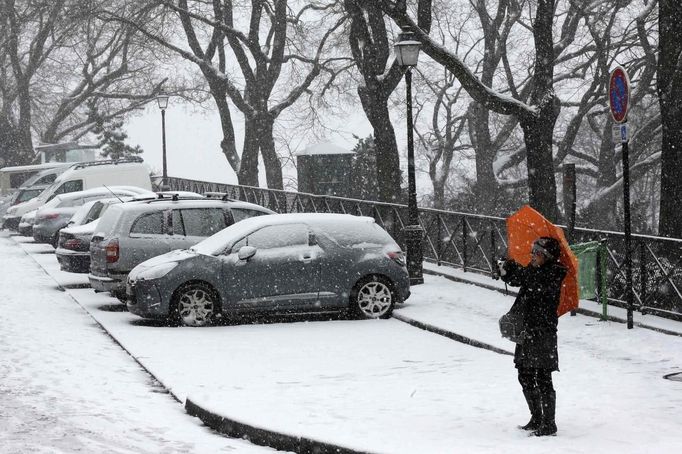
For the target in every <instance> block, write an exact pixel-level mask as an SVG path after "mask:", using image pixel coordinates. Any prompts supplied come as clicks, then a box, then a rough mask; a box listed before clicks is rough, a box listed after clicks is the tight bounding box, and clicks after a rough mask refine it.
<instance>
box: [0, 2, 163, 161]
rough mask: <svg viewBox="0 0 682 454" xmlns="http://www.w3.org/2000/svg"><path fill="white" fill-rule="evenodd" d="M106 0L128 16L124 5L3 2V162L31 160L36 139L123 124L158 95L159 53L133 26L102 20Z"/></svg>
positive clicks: (55, 139)
mask: <svg viewBox="0 0 682 454" xmlns="http://www.w3.org/2000/svg"><path fill="white" fill-rule="evenodd" d="M103 3H106V5H107V6H108V8H110V9H117V10H118V11H121V12H124V11H126V5H125V1H123V0H121V1H118V0H115V1H107V2H104V1H103V0H88V1H69V0H60V1H55V2H40V1H27V0H19V1H15V0H2V1H1V2H0V7H1V8H2V18H3V21H2V22H1V24H2V25H1V26H0V27H1V28H0V35H1V36H2V38H3V39H4V40H5V41H4V42H5V43H6V44H7V45H6V46H2V50H1V51H0V68H1V70H2V71H3V75H4V76H5V77H3V78H2V81H0V89H1V91H2V120H1V121H2V122H3V123H4V124H5V127H6V128H7V129H5V128H3V130H4V131H5V132H4V134H6V135H9V136H11V139H10V141H8V142H4V146H5V149H4V150H3V155H4V156H5V159H6V160H7V161H9V162H13V163H27V162H30V161H31V160H32V159H33V157H34V156H33V140H34V139H36V138H37V139H39V140H41V141H42V142H48V143H54V142H59V141H62V140H78V139H80V138H82V137H84V136H85V135H87V134H89V133H90V132H92V130H93V128H95V127H96V126H97V125H98V124H99V126H101V125H102V122H107V121H115V122H116V123H120V121H121V119H123V118H124V117H125V115H126V114H127V113H129V112H131V111H132V110H134V109H136V108H137V107H139V106H140V105H142V104H144V103H145V102H148V101H149V100H150V99H151V98H153V97H154V96H155V95H156V94H157V93H158V92H159V91H160V89H161V86H162V85H163V84H164V82H165V80H160V81H159V79H160V78H157V77H156V76H155V73H154V62H153V58H152V56H153V55H154V54H155V52H156V51H158V49H154V48H153V46H151V45H150V43H148V42H144V40H140V39H139V38H140V37H139V35H137V34H136V33H135V30H134V29H132V28H130V27H120V24H119V23H107V22H106V21H104V20H102V18H101V17H100V16H99V15H98V13H99V11H100V7H101V5H102V4H103ZM167 88H168V87H167ZM119 129H120V128H119Z"/></svg>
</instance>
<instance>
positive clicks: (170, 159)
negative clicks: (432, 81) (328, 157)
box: [125, 99, 372, 187]
mask: <svg viewBox="0 0 682 454" xmlns="http://www.w3.org/2000/svg"><path fill="white" fill-rule="evenodd" d="M292 108H295V107H292ZM232 110H233V111H232V114H233V119H234V126H235V134H236V137H237V151H238V153H239V154H240V155H241V150H242V144H243V139H244V135H243V129H242V124H243V123H242V122H241V121H240V119H239V116H238V115H237V113H236V112H235V111H236V109H232ZM335 123H337V124H336V125H335V126H336V127H337V128H340V129H342V131H345V134H334V135H332V136H330V137H329V138H328V140H326V141H330V142H333V143H335V144H337V145H339V146H342V147H344V148H347V149H349V150H350V149H352V148H353V147H354V146H355V144H356V143H357V140H355V139H354V138H353V137H352V134H355V135H357V136H359V137H366V136H368V135H369V134H371V133H372V128H371V126H370V125H369V122H368V121H367V119H366V117H365V116H364V113H363V112H362V110H360V112H359V113H358V112H356V113H355V114H354V115H353V117H352V118H351V119H350V120H349V119H347V118H343V119H338V120H337V121H336V122H335ZM125 130H126V132H127V133H128V136H129V138H128V142H129V143H130V144H131V145H140V146H141V147H142V148H143V149H144V155H143V157H144V159H145V161H146V162H148V163H149V164H150V165H151V166H152V168H154V169H158V170H159V174H160V173H161V167H162V166H161V163H162V158H161V156H162V152H161V149H162V145H161V112H160V111H159V109H158V107H157V106H156V105H155V104H152V103H150V104H149V105H148V106H147V108H146V109H145V110H144V112H142V113H141V114H140V115H139V116H137V117H133V118H131V119H130V120H129V121H128V123H127V124H126V125H125ZM222 137H223V135H222V130H221V128H220V119H219V116H218V113H217V112H216V111H215V110H213V109H207V110H206V112H205V113H200V112H195V111H192V110H191V109H188V108H187V107H186V106H184V105H182V104H180V103H179V102H177V101H176V102H173V99H171V101H170V103H169V106H168V109H167V110H166V160H167V165H168V175H169V176H173V177H182V178H190V179H195V180H204V181H215V182H218V183H231V184H237V176H236V175H235V173H234V172H233V171H232V169H231V168H230V165H229V164H228V162H227V159H225V155H223V153H222V151H221V149H220V141H221V139H222ZM321 141H322V140H314V139H311V140H310V141H306V140H303V141H302V145H301V148H305V147H307V146H308V145H310V144H312V143H318V142H321ZM289 175H291V176H293V177H295V172H291V171H289ZM259 177H260V180H261V186H263V187H266V184H265V175H264V170H263V168H262V166H261V170H260V172H259Z"/></svg>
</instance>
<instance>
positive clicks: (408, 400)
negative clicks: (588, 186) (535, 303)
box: [0, 238, 682, 454]
mask: <svg viewBox="0 0 682 454" xmlns="http://www.w3.org/2000/svg"><path fill="white" fill-rule="evenodd" d="M21 246H22V248H24V249H25V250H27V251H31V255H32V257H33V258H34V259H36V260H37V261H38V262H39V263H40V264H41V266H43V267H44V268H45V269H46V270H47V271H48V272H49V273H50V274H51V275H52V276H53V277H54V278H55V279H56V280H57V281H59V282H60V284H61V285H67V286H69V287H73V288H69V289H68V290H67V292H69V293H70V294H71V295H72V296H73V297H74V298H75V300H76V301H77V302H78V304H80V305H81V306H82V307H83V308H85V309H86V310H87V311H88V312H89V313H90V314H91V315H92V317H93V318H95V319H96V320H97V321H98V322H99V323H101V325H102V326H103V327H104V328H105V329H106V330H107V331H108V332H110V333H111V334H112V335H113V336H114V337H115V338H116V340H117V341H118V342H120V343H121V344H122V345H123V346H124V347H125V348H126V349H127V350H128V351H129V352H130V353H131V354H132V355H133V356H134V357H135V358H136V359H137V360H138V361H139V362H140V363H141V364H143V365H144V367H145V368H147V369H148V370H149V371H151V372H152V373H153V374H154V376H155V377H157V379H158V380H159V381H161V382H162V383H163V385H164V386H165V387H166V388H168V389H169V390H170V391H171V392H172V393H173V394H174V395H175V396H177V397H178V399H180V400H184V399H185V398H190V399H191V400H192V401H193V402H196V403H198V404H200V405H201V406H204V407H206V408H208V409H210V410H212V411H214V412H216V413H219V414H223V415H225V416H228V417H230V418H233V419H235V420H238V421H241V422H244V423H249V424H253V425H256V426H259V427H264V428H267V429H270V430H274V431H278V432H281V433H287V434H292V435H299V436H301V435H302V436H307V437H310V438H313V439H318V440H322V441H326V442H329V443H333V444H337V445H340V446H345V447H348V448H351V449H356V450H359V451H370V452H386V453H415V452H424V453H447V452H491V453H497V452H507V453H516V452H518V453H521V452H523V453H524V454H525V453H534V452H537V453H540V452H549V451H553V452H581V453H582V452H616V451H617V452H623V453H645V452H656V453H668V452H669V453H673V452H679V451H680V449H682V438H681V437H680V435H679V434H680V433H682V419H681V418H680V413H681V411H682V410H681V409H682V383H681V382H674V381H669V380H663V378H662V376H663V375H665V374H667V373H671V372H677V371H682V338H679V337H674V336H668V335H664V334H661V333H657V332H654V331H650V330H643V329H635V330H630V331H628V330H626V329H625V327H624V326H623V325H622V324H618V323H612V322H599V321H597V320H596V319H594V318H590V317H585V316H580V315H579V316H577V317H569V316H565V317H562V319H561V322H560V328H559V330H560V346H559V349H560V365H561V369H562V371H561V372H560V373H557V374H554V376H555V387H556V388H557V394H558V409H557V422H558V425H559V434H558V436H557V437H549V438H546V439H533V438H528V437H527V436H526V435H525V433H522V432H521V431H519V430H517V429H516V428H515V426H516V425H517V424H519V423H523V422H525V419H527V417H528V415H527V410H526V409H525V403H524V401H523V397H522V395H521V392H520V388H519V385H518V383H517V382H516V376H515V370H514V368H513V364H512V359H511V357H509V356H505V355H500V354H497V353H493V352H490V351H488V350H483V349H479V348H473V347H469V346H467V345H464V344H461V343H458V342H454V341H452V340H449V339H446V338H444V337H442V336H438V335H435V334H431V333H428V332H425V331H422V330H419V329H417V328H414V327H412V326H409V325H407V324H405V323H402V322H400V321H398V320H382V321H332V322H330V321H324V322H294V323H276V324H257V325H235V326H219V327H211V328H207V329H189V328H165V327H160V326H155V325H154V324H151V323H144V322H141V321H140V320H139V319H138V318H136V317H134V316H132V315H130V314H128V313H126V312H117V311H113V310H112V309H115V308H116V307H117V306H116V300H114V299H113V298H110V297H108V296H106V295H102V294H94V293H93V292H92V291H91V290H90V289H86V288H76V287H78V285H79V284H82V283H83V276H76V275H72V274H69V273H61V272H59V271H58V265H57V263H56V260H55V259H54V256H53V255H52V254H49V253H42V254H41V253H38V252H40V251H41V248H42V246H38V245H33V244H21ZM45 252H49V251H48V250H45ZM21 254H23V253H22V252H21V249H20V248H18V247H16V246H12V245H11V240H6V239H3V238H0V267H2V270H3V271H2V275H3V278H2V279H3V280H2V281H0V293H2V295H3V296H4V295H5V293H8V292H9V295H10V296H11V295H14V298H15V299H21V301H22V302H23V305H25V306H29V307H33V308H35V312H36V313H38V314H40V313H42V312H44V311H46V309H45V307H44V306H46V305H47V306H51V305H54V303H48V300H49V301H52V302H53V301H54V300H55V299H57V300H59V301H60V303H59V305H58V307H68V308H69V310H70V311H75V312H78V310H79V308H78V305H77V303H76V302H75V301H69V299H68V298H67V297H66V295H64V294H63V293H59V292H58V290H56V288H55V287H56V284H55V283H54V282H52V283H50V279H49V278H47V276H45V275H44V274H43V275H42V281H40V276H39V275H40V274H41V272H38V268H37V267H36V266H35V265H33V267H32V268H31V266H30V265H31V264H30V263H28V262H27V259H28V258H27V257H25V256H24V258H22V259H21V260H18V258H20V256H21ZM8 256H10V257H13V259H12V261H11V262H8V259H7V257H8ZM14 258H15V259H17V260H14ZM29 261H30V260H29ZM19 264H20V265H19ZM10 265H11V269H10V268H9V267H10ZM5 269H7V271H5ZM25 276H30V279H29V278H27V277H25ZM22 279H23V285H22V283H21V282H20V281H21V280H22ZM27 282H30V283H31V284H30V285H29V286H27V285H26V283H27ZM35 282H42V284H41V285H40V286H38V285H37V284H34V283H35ZM25 287H29V288H30V289H31V291H30V292H29V291H23V290H21V289H23V288H25ZM49 292H53V293H49ZM511 302H512V299H511V297H506V296H504V295H502V294H499V293H497V292H493V291H489V290H485V289H481V288H479V287H475V286H472V285H465V284H458V283H453V282H451V281H448V280H446V279H445V278H441V277H433V276H426V284H425V285H423V286H417V287H414V288H413V296H412V297H411V298H410V300H409V301H408V302H407V304H406V305H405V306H404V307H402V308H400V309H398V311H397V314H400V316H403V317H410V318H413V319H417V320H419V321H421V322H424V323H427V324H431V325H434V326H438V327H441V328H444V329H448V330H451V331H454V332H456V333H458V334H461V335H464V336H468V337H472V338H474V339H477V340H480V341H482V342H486V343H489V344H491V345H495V346H498V347H499V348H502V349H505V350H512V347H513V346H512V344H510V343H508V342H506V341H504V340H502V339H501V338H500V337H499V334H498V331H497V319H498V318H499V316H500V315H501V314H502V313H504V312H505V311H506V309H507V308H508V307H509V306H510V305H511ZM13 310H15V311H17V312H16V313H18V314H21V317H22V318H23V317H24V315H23V313H22V306H21V305H16V306H14V307H13ZM3 312H4V314H3V317H5V316H6V313H7V311H3ZM29 316H30V315H29ZM33 316H34V317H35V319H34V320H32V321H31V323H28V322H27V321H24V323H23V324H22V325H21V326H28V328H27V330H34V332H35V331H37V332H38V333H37V334H36V333H34V334H32V335H26V336H24V335H20V336H19V337H20V338H22V337H25V338H26V339H25V341H24V343H29V341H30V340H31V339H32V338H33V337H34V336H37V337H40V338H43V337H46V338H47V337H49V336H50V335H51V334H50V333H51V332H52V331H54V330H55V329H54V328H53V327H50V324H49V322H47V320H46V319H45V318H44V317H43V316H41V315H37V314H33ZM5 323H6V322H5ZM81 325H82V324H81ZM81 325H78V324H74V329H73V333H72V335H73V336H74V337H76V338H78V339H80V338H81V336H82V333H81V332H80V331H82V330H84V328H82V327H81ZM91 330H93V329H92V328H91ZM17 331H19V332H21V329H19V328H17ZM86 331H87V330H86ZM94 331H96V330H94ZM3 341H4V342H6V343H7V345H8V346H4V347H3V348H8V349H12V348H16V347H13V344H15V343H16V342H14V340H13V339H12V338H7V339H3ZM63 342H66V341H64V340H62V339H59V340H55V341H45V343H46V344H54V345H57V346H59V344H60V343H63ZM67 343H68V342H67ZM99 343H100V344H104V345H108V348H107V349H111V350H116V349H117V348H118V347H116V346H115V344H114V343H113V342H112V341H111V340H110V339H108V338H106V337H104V336H101V339H100V341H99ZM75 347H78V346H75ZM19 348H21V347H19ZM102 348H104V347H102ZM102 348H100V349H102ZM80 349H81V350H82V352H81V354H82V356H84V357H85V358H86V359H84V360H83V364H81V366H82V367H83V368H84V369H88V365H89V364H92V365H93V368H96V369H101V371H104V372H105V374H104V375H106V376H107V377H110V379H111V380H118V377H119V375H122V376H126V374H125V373H123V372H119V369H121V367H120V366H119V364H118V363H119V362H118V361H112V360H111V359H108V360H106V361H104V360H103V361H102V362H97V359H96V356H97V353H98V351H99V350H100V349H91V348H89V347H88V346H80ZM52 350H54V351H53V352H52V353H51V354H53V355H56V354H57V352H56V350H60V351H61V350H62V349H54V348H53V349H52ZM16 355H18V354H16ZM71 355H77V353H71V354H69V355H66V358H65V360H67V359H68V358H69V357H70V356H71ZM92 356H95V358H92ZM124 356H125V355H124ZM11 359H12V358H10V359H9V360H6V359H5V355H3V357H2V358H0V367H2V368H3V369H2V370H6V368H7V367H8V366H7V363H8V362H10V361H11ZM14 359H17V358H16V357H15V358H14ZM88 361H89V362H88ZM133 368H134V367H133ZM122 370H125V369H124V368H123V369H122ZM87 373H88V374H92V373H95V372H94V371H89V372H87ZM137 373H138V374H139V377H138V379H137V381H136V386H141V387H142V388H146V390H147V392H148V393H149V394H151V395H153V396H161V397H163V398H164V399H167V400H168V401H169V402H170V404H173V401H172V400H170V398H169V397H168V396H167V395H163V394H156V393H151V392H150V391H151V390H152V389H153V387H152V386H150V384H149V383H148V381H149V379H148V378H146V377H145V375H144V374H143V373H142V372H141V371H140V370H139V368H137ZM23 374H24V375H26V376H29V377H33V376H34V375H35V376H37V377H39V378H36V380H41V381H43V382H50V374H49V370H45V368H43V367H41V366H40V365H36V366H34V365H29V366H28V367H27V371H26V372H23ZM62 375H65V374H62ZM19 376H20V377H21V374H20V375H19ZM94 381H95V382H96V381H97V378H95V379H94ZM3 383H4V382H3ZM3 386H4V385H3ZM60 389H61V392H66V393H69V394H73V393H75V394H76V396H75V397H74V396H67V397H68V398H69V399H74V398H76V399H85V400H86V401H89V400H96V396H92V394H97V393H96V391H98V390H99V388H98V387H97V386H94V385H87V386H86V390H87V389H90V392H88V393H84V394H85V396H84V397H79V396H78V390H77V389H68V390H66V391H65V390H64V389H63V388H60ZM54 392H55V393H56V392H57V391H54ZM100 394H102V395H104V399H108V398H110V397H111V396H110V395H107V393H106V392H103V393H100ZM100 397H101V396H100ZM100 397H97V399H99V398H100ZM117 397H118V396H117ZM19 400H20V401H21V402H24V400H25V399H23V398H20V399H19ZM134 400H135V396H129V395H127V394H124V395H122V396H120V400H119V401H117V402H118V403H117V404H114V407H116V408H119V407H121V408H123V409H124V410H125V409H127V408H128V407H130V406H132V405H135V404H131V403H130V402H132V401H134ZM126 406H128V407H126ZM171 406H172V405H171ZM141 411H143V412H145V413H146V412H147V410H146V405H145V408H144V409H143V410H141ZM150 411H151V413H152V416H149V417H147V416H148V415H147V416H143V418H144V420H145V421H146V422H149V421H157V418H159V419H158V424H159V426H161V427H162V428H167V427H169V426H171V425H170V424H168V422H167V420H168V417H167V416H166V415H165V414H159V413H160V412H159V411H158V409H152V410H150ZM173 411H174V412H177V413H179V417H182V418H187V417H186V416H183V415H182V407H181V406H180V405H179V404H175V407H173ZM168 413H172V412H168ZM118 418H119V419H123V418H135V417H134V416H125V417H122V416H119V417H118ZM189 421H190V422H189V423H186V424H185V426H184V428H185V429H186V430H189V428H194V429H198V430H205V429H201V428H197V427H194V426H196V425H197V423H196V420H192V419H189ZM0 422H2V423H4V421H0ZM145 427H147V426H145ZM173 427H174V425H173ZM78 428H79V427H78V426H76V430H75V431H74V432H77V429H78ZM114 431H115V430H112V432H114ZM104 434H105V435H106V436H107V437H108V438H107V439H115V440H119V437H117V436H114V435H112V433H107V432H104ZM166 434H167V433H166ZM209 435H210V434H209ZM166 436H167V435H166ZM10 437H12V435H10ZM214 437H216V438H218V437H217V436H215V435H214ZM10 439H11V438H10ZM161 439H165V438H164V437H161ZM218 439H219V440H220V442H219V443H222V444H227V443H233V442H234V443H238V441H232V440H230V439H228V440H227V441H226V440H225V439H224V438H218ZM0 440H1V439H0ZM143 440H144V439H143ZM145 441H146V440H145ZM169 443H172V442H170V441H169ZM105 444H106V443H105ZM105 444H103V445H102V446H104V445H105ZM2 446H3V445H2V444H0V447H2ZM13 446H18V445H13ZM247 446H248V447H249V448H251V449H259V448H254V447H253V446H251V445H247ZM240 448H241V446H240ZM190 450H191V448H190ZM89 451H90V452H105V451H106V450H98V449H94V450H92V449H90V450H89ZM113 451H114V452H118V451H115V450H113ZM3 452H4V451H3ZM64 452H69V450H66V451H64ZM121 452H126V451H121ZM195 452H201V450H200V449H197V450H196V451H195ZM204 452H218V451H217V450H216V449H207V450H206V451H204ZM238 452H246V451H242V450H241V449H239V451H238Z"/></svg>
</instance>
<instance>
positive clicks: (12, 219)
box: [2, 216, 21, 230]
mask: <svg viewBox="0 0 682 454" xmlns="http://www.w3.org/2000/svg"><path fill="white" fill-rule="evenodd" d="M20 222H21V216H4V217H3V218H2V228H3V229H10V230H17V229H18V228H19V223H20Z"/></svg>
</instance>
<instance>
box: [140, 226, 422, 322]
mask: <svg viewBox="0 0 682 454" xmlns="http://www.w3.org/2000/svg"><path fill="white" fill-rule="evenodd" d="M127 295H128V302H127V306H128V310H129V311H130V312H131V313H133V314H137V315H139V316H141V317H146V318H165V319H170V320H171V321H173V322H175V323H179V324H183V325H187V326H203V325H206V324H210V323H211V322H212V321H213V319H214V318H215V317H216V316H218V315H219V314H220V315H225V316H228V317H229V316H232V315H236V314H239V313H243V312H251V311H258V312H261V311H263V312H311V311H338V310H350V312H352V313H353V314H354V315H357V316H359V317H364V318H386V317H389V316H390V315H391V312H392V311H393V307H394V305H395V303H396V302H400V301H404V300H405V299H407V298H408V297H409V295H410V280H409V276H408V274H407V268H406V266H405V257H404V254H403V252H402V251H401V250H400V247H399V246H398V244H396V242H395V241H394V240H393V238H391V236H390V235H389V234H388V233H387V232H386V231H385V230H384V229H382V228H381V227H380V226H378V225H377V224H376V223H375V222H374V219H372V218H369V217H357V216H351V215H345V214H321V213H315V214H281V215H276V216H261V217H257V218H251V219H246V220H244V221H242V222H240V223H238V224H235V225H233V226H231V227H228V228H226V229H225V230H222V231H220V232H218V233H216V234H215V235H213V236H211V237H210V238H207V239H206V240H204V241H202V242H200V243H198V244H197V245H196V246H193V247H191V248H189V249H187V250H182V251H173V252H169V253H167V254H164V255H162V256H159V257H155V258H153V259H151V260H147V261H145V262H143V263H141V264H140V265H138V266H137V267H135V268H134V269H133V270H132V271H131V272H130V275H129V276H128V285H127Z"/></svg>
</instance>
